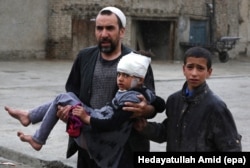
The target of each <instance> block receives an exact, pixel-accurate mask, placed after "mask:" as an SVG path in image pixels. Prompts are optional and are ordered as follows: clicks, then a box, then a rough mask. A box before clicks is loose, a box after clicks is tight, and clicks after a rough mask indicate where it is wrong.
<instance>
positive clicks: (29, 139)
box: [17, 131, 43, 151]
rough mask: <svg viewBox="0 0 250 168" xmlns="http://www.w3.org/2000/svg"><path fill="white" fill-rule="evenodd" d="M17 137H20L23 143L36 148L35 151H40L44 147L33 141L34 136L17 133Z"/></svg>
mask: <svg viewBox="0 0 250 168" xmlns="http://www.w3.org/2000/svg"><path fill="white" fill-rule="evenodd" d="M17 136H19V138H20V140H21V141H23V142H28V143H29V144H30V145H31V146H32V148H34V149H35V150H37V151H39V150H40V149H41V148H42V146H43V145H41V144H39V143H37V142H36V141H34V140H33V139H32V136H31V135H24V133H23V132H20V131H19V132H17Z"/></svg>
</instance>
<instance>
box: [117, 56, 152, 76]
mask: <svg viewBox="0 0 250 168" xmlns="http://www.w3.org/2000/svg"><path fill="white" fill-rule="evenodd" d="M150 62H151V58H149V57H146V56H143V55H140V54H136V53H133V52H131V53H129V54H127V55H124V56H123V57H122V58H121V59H120V61H119V63H118V65H117V72H123V73H126V74H129V75H132V76H136V77H140V78H145V75H146V73H147V71H148V66H149V64H150Z"/></svg>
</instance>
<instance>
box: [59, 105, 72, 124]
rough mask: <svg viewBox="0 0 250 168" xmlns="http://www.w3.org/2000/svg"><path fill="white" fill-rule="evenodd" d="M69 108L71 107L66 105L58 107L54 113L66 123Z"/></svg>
mask: <svg viewBox="0 0 250 168" xmlns="http://www.w3.org/2000/svg"><path fill="white" fill-rule="evenodd" d="M71 107H72V106H71V105H66V106H61V105H58V106H57V113H56V115H57V117H58V118H60V120H62V121H63V122H65V123H66V122H67V121H68V116H69V111H70V110H71Z"/></svg>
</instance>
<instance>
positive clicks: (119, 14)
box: [99, 6, 126, 28]
mask: <svg viewBox="0 0 250 168" xmlns="http://www.w3.org/2000/svg"><path fill="white" fill-rule="evenodd" d="M104 10H108V11H111V12H112V13H114V14H115V15H116V16H117V17H118V18H119V19H120V20H121V22H122V26H123V27H124V28H125V26H126V16H125V15H124V13H123V12H122V11H121V10H120V9H118V8H116V7H113V6H109V7H105V8H103V9H102V10H101V11H100V12H102V11H104ZM100 12H99V13H100Z"/></svg>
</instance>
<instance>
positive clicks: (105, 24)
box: [95, 14, 124, 54]
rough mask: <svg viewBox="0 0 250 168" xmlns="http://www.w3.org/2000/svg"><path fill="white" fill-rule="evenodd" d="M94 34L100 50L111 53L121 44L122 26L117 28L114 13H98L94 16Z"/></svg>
mask: <svg viewBox="0 0 250 168" xmlns="http://www.w3.org/2000/svg"><path fill="white" fill-rule="evenodd" d="M95 35H96V39H97V42H98V46H99V49H100V51H101V52H103V53H106V54H111V53H112V52H114V51H115V50H116V49H117V48H118V47H119V45H120V44H121V39H122V38H123V36H124V28H121V29H120V28H119V25H118V20H117V17H116V15H115V14H111V15H100V14H99V15H98V16H97V18H96V27H95Z"/></svg>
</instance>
